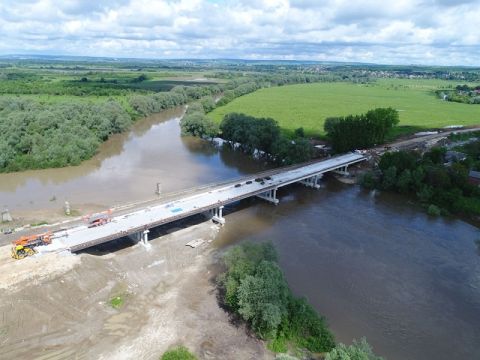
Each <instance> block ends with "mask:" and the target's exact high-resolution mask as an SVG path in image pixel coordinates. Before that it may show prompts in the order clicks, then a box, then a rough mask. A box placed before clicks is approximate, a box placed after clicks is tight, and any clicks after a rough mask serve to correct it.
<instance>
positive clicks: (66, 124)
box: [0, 98, 132, 172]
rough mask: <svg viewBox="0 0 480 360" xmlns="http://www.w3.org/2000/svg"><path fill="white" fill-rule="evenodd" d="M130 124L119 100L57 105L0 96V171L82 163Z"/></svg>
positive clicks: (61, 103) (129, 118)
mask: <svg viewBox="0 0 480 360" xmlns="http://www.w3.org/2000/svg"><path fill="white" fill-rule="evenodd" d="M131 123H132V119H131V117H130V116H129V114H128V113H127V112H126V111H125V110H124V109H123V108H122V106H120V104H119V103H118V102H116V101H114V100H109V101H106V102H103V103H91V102H73V101H68V102H65V103H63V102H60V103H57V104H54V105H52V104H41V103H39V102H38V101H35V100H32V99H26V98H0V134H1V136H0V172H7V171H19V170H24V169H41V168H47V167H60V166H67V165H77V164H79V163H80V162H81V161H82V160H85V159H88V158H90V157H92V156H93V155H94V154H95V152H96V151H97V148H98V146H99V145H100V143H101V142H103V141H105V140H106V139H108V137H109V136H110V135H111V134H114V133H119V132H122V131H124V130H125V129H127V128H128V127H129V126H130V124H131Z"/></svg>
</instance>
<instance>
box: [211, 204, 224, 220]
mask: <svg viewBox="0 0 480 360" xmlns="http://www.w3.org/2000/svg"><path fill="white" fill-rule="evenodd" d="M212 220H213V221H214V222H216V223H218V224H221V225H223V224H225V218H224V217H223V206H220V207H218V208H214V209H213V217H212Z"/></svg>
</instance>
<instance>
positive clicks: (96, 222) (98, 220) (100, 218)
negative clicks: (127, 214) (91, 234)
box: [83, 210, 112, 228]
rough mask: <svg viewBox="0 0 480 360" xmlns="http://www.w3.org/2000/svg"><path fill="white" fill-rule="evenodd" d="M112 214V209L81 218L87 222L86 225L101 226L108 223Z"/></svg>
mask: <svg viewBox="0 0 480 360" xmlns="http://www.w3.org/2000/svg"><path fill="white" fill-rule="evenodd" d="M111 215H112V210H107V211H102V212H100V213H95V214H91V215H87V216H85V217H84V218H83V219H84V220H85V221H86V222H87V224H88V227H89V228H91V227H96V226H102V225H105V224H106V223H109V222H110V221H111V220H112V219H111Z"/></svg>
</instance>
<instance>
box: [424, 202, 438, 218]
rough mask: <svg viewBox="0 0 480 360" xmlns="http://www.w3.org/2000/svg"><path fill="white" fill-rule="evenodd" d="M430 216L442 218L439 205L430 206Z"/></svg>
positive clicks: (428, 210)
mask: <svg viewBox="0 0 480 360" xmlns="http://www.w3.org/2000/svg"><path fill="white" fill-rule="evenodd" d="M427 212H428V215H431V216H440V214H441V210H440V208H439V207H438V206H437V205H433V204H430V205H429V206H428V209H427Z"/></svg>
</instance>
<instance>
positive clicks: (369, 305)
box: [217, 180, 480, 360]
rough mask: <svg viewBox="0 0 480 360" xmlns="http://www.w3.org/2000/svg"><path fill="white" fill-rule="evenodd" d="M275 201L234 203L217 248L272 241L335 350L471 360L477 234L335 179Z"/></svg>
mask: <svg viewBox="0 0 480 360" xmlns="http://www.w3.org/2000/svg"><path fill="white" fill-rule="evenodd" d="M279 196H280V198H281V201H280V204H279V205H278V206H276V207H275V206H271V205H269V204H266V203H263V202H261V201H252V200H250V202H251V204H250V205H253V206H246V205H247V204H246V203H242V204H241V205H240V206H239V207H238V209H237V210H238V211H236V212H234V213H231V214H230V215H229V216H228V217H227V225H226V226H225V227H224V228H223V229H222V231H221V233H220V238H219V239H218V242H217V244H218V246H225V245H227V244H231V243H235V242H239V241H244V240H252V241H264V240H272V241H273V242H274V244H275V246H276V248H277V249H278V251H279V255H280V263H281V266H282V268H283V270H284V271H285V273H286V276H287V279H288V281H289V283H290V284H291V286H292V288H293V290H294V292H295V293H297V294H299V295H303V296H306V297H307V298H308V299H309V300H310V302H311V303H312V304H314V306H315V307H316V308H317V309H318V311H319V312H320V313H322V314H324V315H325V316H326V317H327V318H328V320H329V323H330V325H331V328H332V329H333V331H334V333H335V334H336V337H337V340H339V341H342V342H347V343H350V342H351V340H352V339H353V338H357V339H358V338H360V337H362V336H366V337H367V339H368V341H369V342H370V343H371V344H372V345H373V346H374V348H375V350H376V352H378V353H379V354H381V355H384V356H385V357H386V358H387V359H389V360H395V359H398V360H400V359H402V360H403V359H437V360H442V359H445V360H447V359H480V348H479V347H478V344H480V261H479V258H478V256H477V249H476V246H475V244H474V239H476V238H477V237H478V236H479V233H478V229H477V228H475V227H473V226H471V225H469V224H466V223H464V222H462V221H457V220H445V219H438V218H435V219H434V218H429V217H428V216H427V215H425V214H424V213H423V212H419V211H418V209H416V208H414V207H412V206H411V205H410V204H408V203H407V201H406V200H404V199H403V198H399V197H397V196H392V195H389V194H381V195H377V196H374V197H372V196H370V194H369V193H368V192H364V191H362V190H361V189H360V188H358V187H349V186H345V185H341V184H338V183H337V182H336V181H335V180H330V181H326V187H325V188H323V189H321V190H318V191H313V190H309V189H304V188H302V187H300V186H298V187H292V188H289V189H283V190H282V191H280V192H279Z"/></svg>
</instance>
